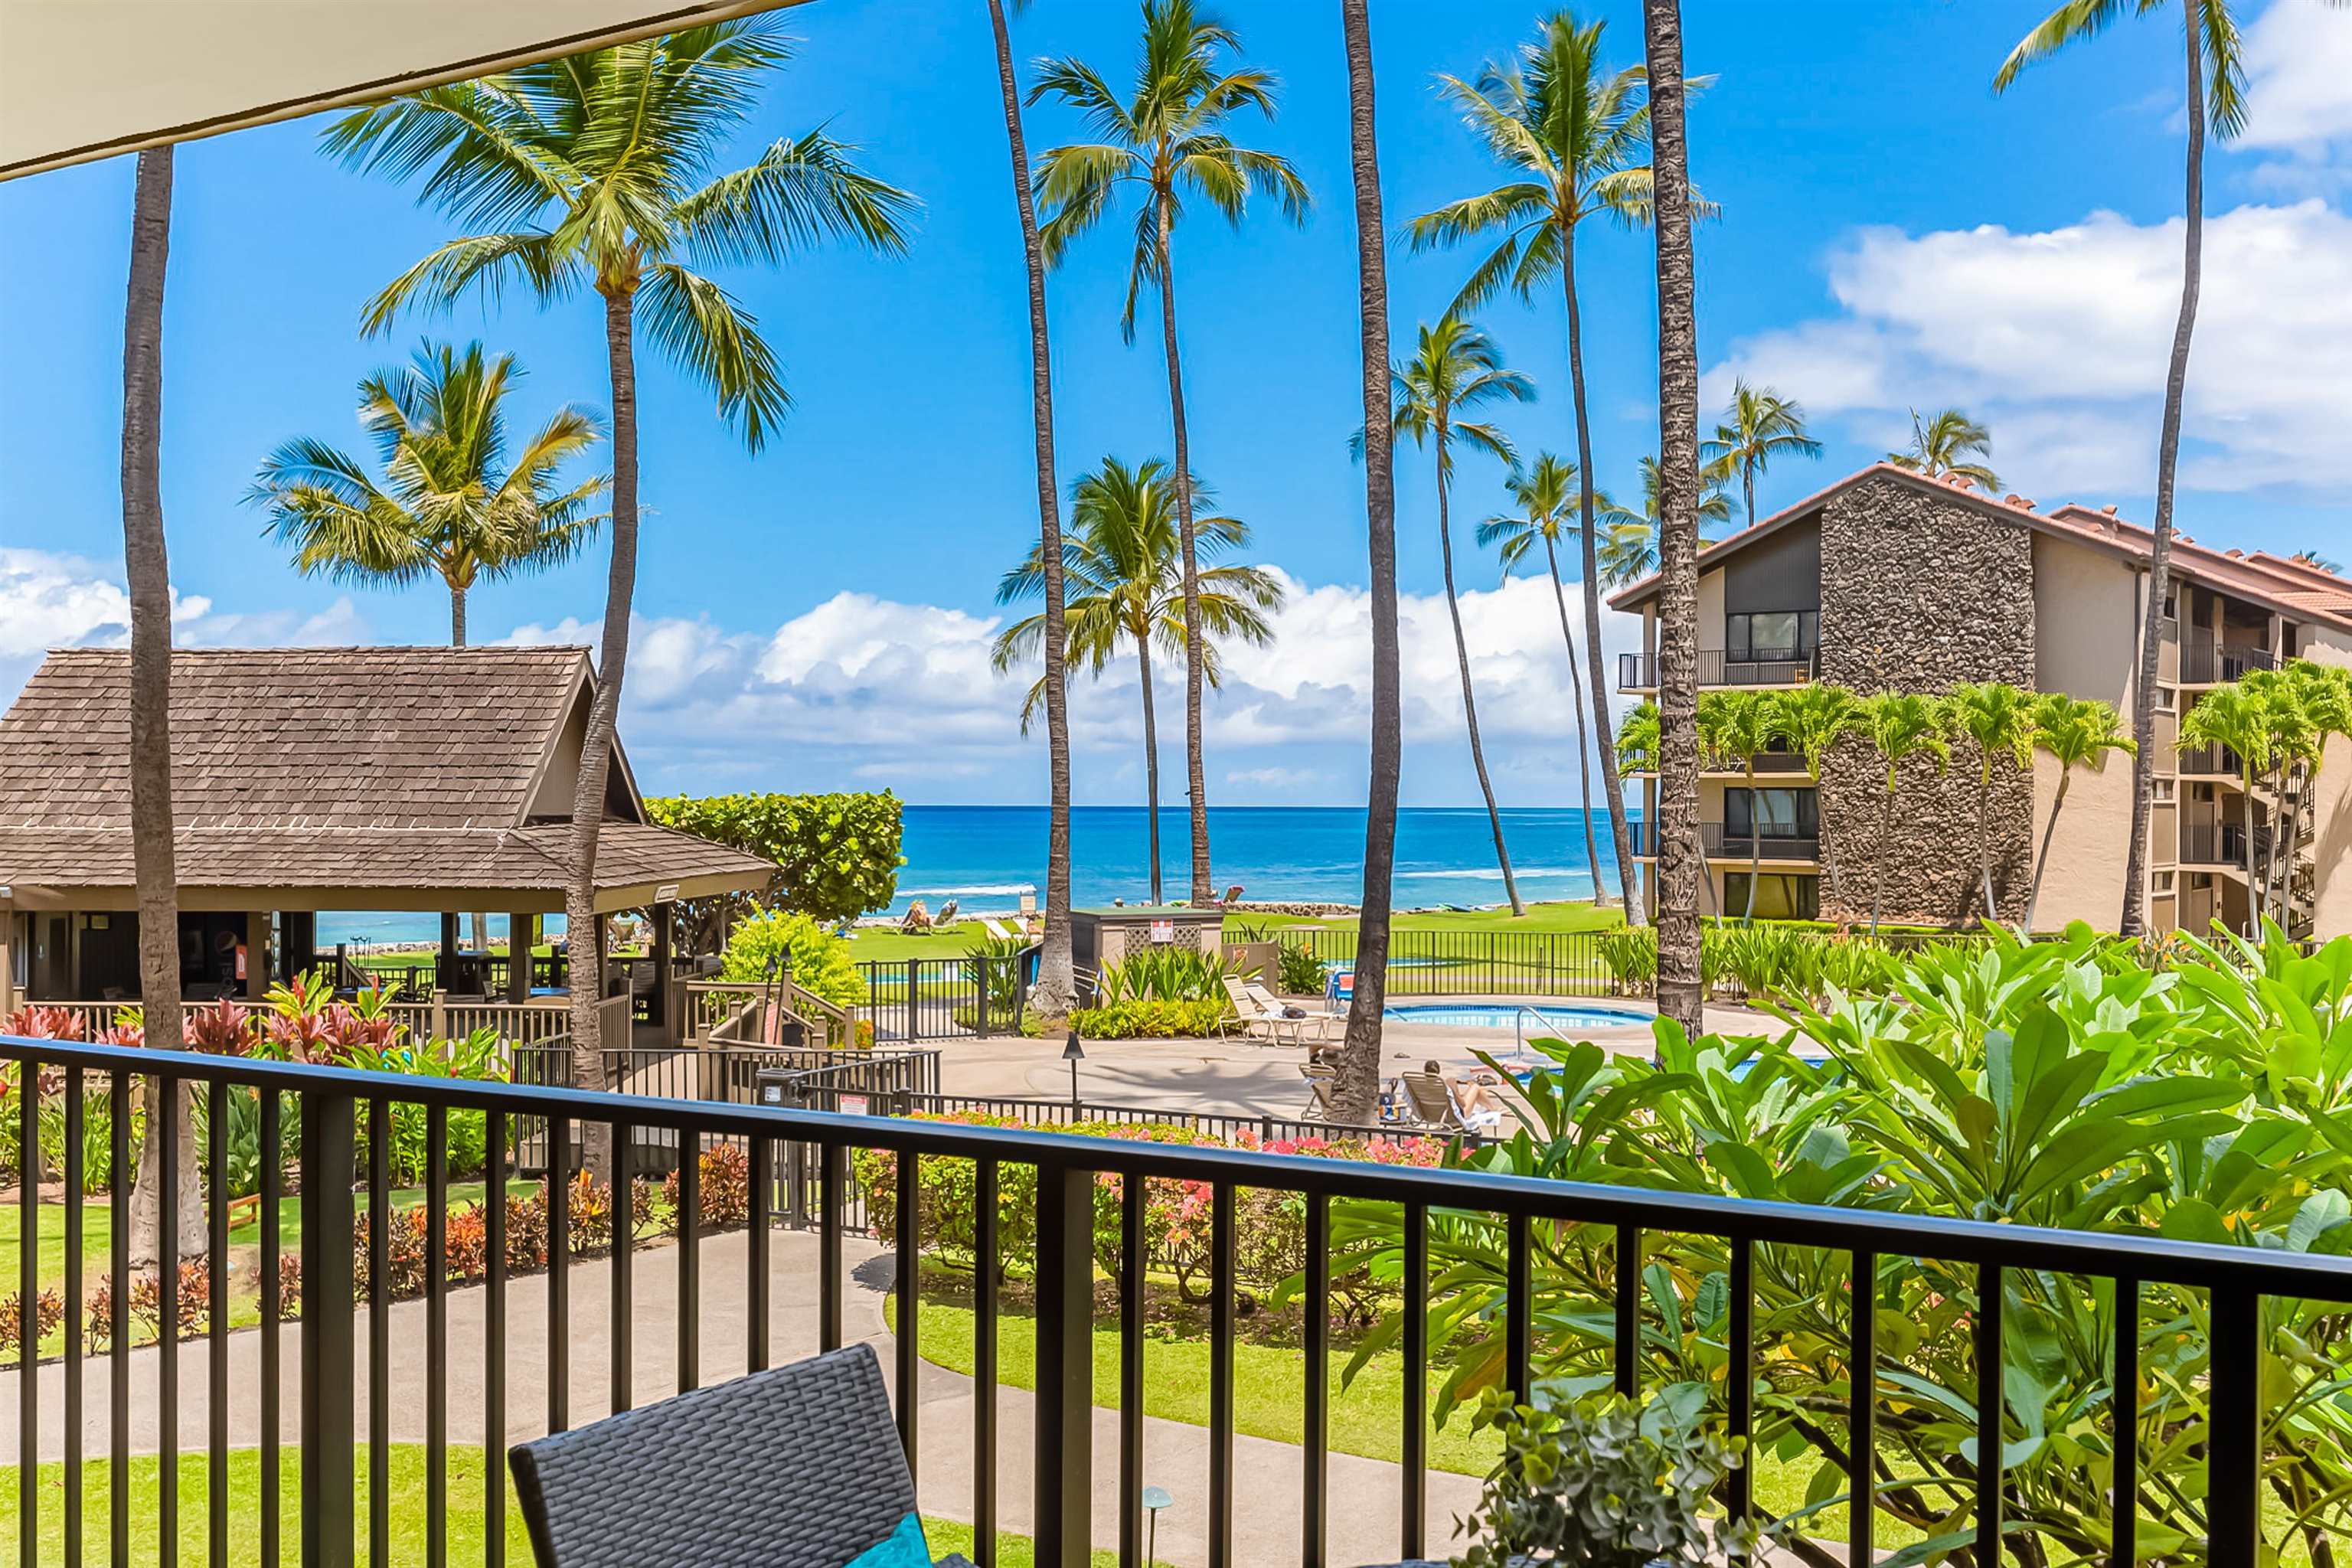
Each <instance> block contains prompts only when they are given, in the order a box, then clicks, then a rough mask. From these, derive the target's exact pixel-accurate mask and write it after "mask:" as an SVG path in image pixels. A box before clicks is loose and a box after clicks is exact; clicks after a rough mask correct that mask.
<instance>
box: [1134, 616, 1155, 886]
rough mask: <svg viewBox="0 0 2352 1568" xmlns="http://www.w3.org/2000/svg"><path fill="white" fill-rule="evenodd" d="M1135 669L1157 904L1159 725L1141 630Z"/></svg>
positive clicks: (1146, 633) (1145, 634)
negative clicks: (1139, 678)
mask: <svg viewBox="0 0 2352 1568" xmlns="http://www.w3.org/2000/svg"><path fill="white" fill-rule="evenodd" d="M1135 662H1136V667H1137V668H1139V669H1140V670H1141V671H1142V674H1143V794H1144V802H1145V807H1146V809H1145V811H1144V819H1145V821H1146V822H1148V823H1149V824H1150V842H1151V901H1152V902H1153V903H1154V904H1157V903H1159V902H1160V724H1159V721H1158V720H1157V719H1155V718H1154V717H1153V715H1152V707H1151V636H1150V627H1148V626H1147V627H1144V628H1141V629H1139V630H1138V631H1137V632H1136V634H1135Z"/></svg>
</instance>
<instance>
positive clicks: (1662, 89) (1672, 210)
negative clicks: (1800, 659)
mask: <svg viewBox="0 0 2352 1568" xmlns="http://www.w3.org/2000/svg"><path fill="white" fill-rule="evenodd" d="M1642 21H1643V42H1644V44H1645V46H1646V48H1645V53H1646V56H1647V60H1648V69H1649V79H1650V167H1651V184H1652V187H1653V195H1654V225H1653V226H1654V229H1655V231H1656V235H1657V246H1658V571H1659V579H1660V593H1659V601H1658V620H1659V633H1658V713H1659V720H1658V728H1659V747H1658V750H1659V757H1658V818H1659V820H1658V1011H1659V1013H1660V1014H1661V1015H1662V1016H1665V1017H1669V1018H1672V1019H1674V1020H1675V1022H1676V1023H1678V1024H1680V1025H1681V1026H1683V1027H1684V1029H1685V1030H1686V1031H1687V1032H1688V1033H1689V1034H1690V1035H1692V1036H1693V1037H1696V1036H1697V1035H1698V1034H1699V1033H1700V1032H1701V1029H1702V1028H1703V1023H1702V1017H1701V1015H1702V1011H1703V1008H1704V1005H1705V1001H1706V996H1705V991H1706V984H1705V982H1704V980H1703V978H1702V974H1701V969H1700V951H1699V942H1700V937H1699V925H1698V882H1699V880H1700V879H1702V878H1704V877H1705V876H1706V874H1707V871H1706V861H1705V860H1704V859H1703V858H1701V856H1700V851H1699V836H1698V322H1697V318H1696V300H1695V296H1694V289H1695V283H1694V276H1693V268H1692V261H1691V214H1690V151H1689V147H1688V145H1687V143H1686V141H1685V135H1684V128H1683V18H1682V5H1681V0H1642Z"/></svg>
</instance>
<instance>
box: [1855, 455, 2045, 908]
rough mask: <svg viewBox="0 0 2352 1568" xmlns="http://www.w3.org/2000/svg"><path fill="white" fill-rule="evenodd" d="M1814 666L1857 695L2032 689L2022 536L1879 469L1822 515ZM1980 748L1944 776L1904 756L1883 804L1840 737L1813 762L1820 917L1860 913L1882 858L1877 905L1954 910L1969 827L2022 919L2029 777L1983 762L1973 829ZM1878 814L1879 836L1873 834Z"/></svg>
mask: <svg viewBox="0 0 2352 1568" xmlns="http://www.w3.org/2000/svg"><path fill="white" fill-rule="evenodd" d="M1821 526H1822V633H1821V635H1822V679H1825V680H1831V681H1835V682H1837V683H1838V684H1839V685H1842V686H1848V687H1851V688H1853V689H1854V690H1856V691H1858V692H1864V693H1868V692H1874V691H1890V690H1891V691H1916V692H1921V693H1932V692H1937V691H1941V690H1942V689H1944V688H1946V687H1948V686H1949V685H1951V684H1952V683H1953V682H1955V681H1961V680H2005V681H2009V682H2011V683H2012V684H2014V685H2018V686H2022V687H2024V688H2026V689H2029V690H2031V689H2032V688H2033V685H2034V641H2033V635H2034V602H2033V536H2032V532H2031V531H2029V530H2027V529H2024V528H2021V527H2018V526H2015V525H2013V524H2009V523H2004V522H2000V521H1996V520H1994V519H1991V518H1988V517H1986V516H1984V515H1983V514H1982V513H1981V512H1979V511H1978V510H1974V509H1972V508H1970V507H1969V506H1967V505H1966V504H1964V503H1962V502H1960V501H1959V500H1958V499H1957V498H1953V499H1947V498H1945V497H1942V496H1939V495H1936V494H1934V493H1931V492H1923V491H1922V490H1921V489H1919V488H1918V486H1917V485H1916V484H1915V483H1910V482H1906V481H1905V480H1901V479H1894V478H1891V477H1885V476H1880V477H1876V478H1873V479H1867V480H1865V481H1864V482H1863V483H1861V484H1858V485H1856V486H1854V487H1853V489H1850V490H1847V491H1845V492H1843V494H1840V495H1838V496H1835V497H1833V498H1832V500H1830V501H1829V502H1828V503H1827V504H1826V505H1825V506H1824V507H1823V508H1822V524H1821ZM1978 777H1979V773H1978V759H1977V758H1976V756H1975V755H1974V753H1973V752H1972V751H1971V750H1970V749H1969V747H1968V746H1966V745H1965V744H1963V745H1960V746H1956V747H1955V748H1953V752H1952V765H1951V769H1950V771H1949V772H1948V773H1943V774H1940V775H1939V774H1938V773H1937V772H1936V768H1935V761H1934V759H1933V757H1932V756H1922V757H1915V758H1913V759H1912V760H1911V761H1910V763H1907V764H1906V766H1905V767H1904V769H1903V772H1902V773H1901V775H1900V780H1899V788H1898V790H1897V793H1896V795H1895V804H1894V808H1893V811H1892V812H1891V813H1888V812H1886V811H1885V809H1884V801H1885V785H1886V766H1885V763H1884V762H1882V761H1881V760H1879V758H1878V756H1877V753H1876V752H1874V751H1873V750H1872V749H1871V747H1870V746H1869V744H1868V742H1864V741H1861V740H1855V741H1850V742H1847V743H1846V744H1845V745H1844V746H1843V747H1841V748H1840V749H1839V750H1838V751H1837V752H1835V753H1833V754H1832V756H1831V757H1830V758H1829V760H1828V761H1827V762H1826V763H1825V764H1824V765H1823V767H1822V781H1821V817H1822V856H1823V858H1824V861H1825V863H1826V864H1825V866H1824V870H1823V875H1822V915H1823V916H1824V917H1825V918H1827V919H1831V920H1855V921H1860V920H1867V919H1868V918H1869V916H1870V906H1871V893H1872V887H1873V883H1874V879H1875V878H1876V876H1877V874H1878V870H1879V858H1880V855H1881V852H1882V847H1883V851H1884V857H1885V901H1884V903H1883V905H1882V906H1881V911H1880V912H1881V915H1882V917H1883V918H1884V919H1885V920H1887V921H1906V922H1907V921H1919V922H1924V923H1933V924H1943V923H1946V922H1949V921H1958V920H1959V919H1961V918H1963V917H1964V915H1965V914H1966V912H1967V911H1968V910H1969V908H1970V900H1972V898H1973V897H1974V894H1975V889H1976V884H1977V865H1978V844H1979V832H1980V831H1982V832H1985V833H1986V834H1987V835H1988V836H1989V837H1990V842H1991V847H1992V863H1993V887H1994V889H1995V892H1996V895H1997V897H1998V898H1999V900H2000V906H2001V910H2000V912H2001V914H2002V916H2003V917H2004V918H2009V919H2015V918H2021V917H2022V915H2023V913H2024V909H2025V899H2026V891H2027V882H2028V880H2029V879H2030V878H2031V877H2032V837H2033V781H2032V774H2031V773H2021V772H2020V771H2019V770H2018V769H2017V768H2015V767H2014V766H2012V765H2011V763H2009V761H2008V760H2007V759H2006V758H2004V759H2002V760H2001V761H2000V762H1999V763H1996V764H1995V767H1994V772H1993V787H1992V793H1991V796H1990V811H1989V813H1988V815H1987V816H1986V819H1985V820H1986V822H1987V824H1988V826H1986V827H1984V828H1982V829H1980V827H1979V813H1978V805H1977V787H1978ZM1882 825H1884V826H1885V833H1884V837H1883V838H1882V832H1881V829H1882Z"/></svg>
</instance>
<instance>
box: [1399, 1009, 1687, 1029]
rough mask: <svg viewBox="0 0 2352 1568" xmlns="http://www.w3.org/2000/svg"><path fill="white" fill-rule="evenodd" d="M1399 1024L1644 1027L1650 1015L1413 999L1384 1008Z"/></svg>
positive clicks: (1573, 1027) (1579, 1027)
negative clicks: (1410, 1001) (1540, 1022)
mask: <svg viewBox="0 0 2352 1568" xmlns="http://www.w3.org/2000/svg"><path fill="white" fill-rule="evenodd" d="M1383 1011H1384V1012H1385V1013H1386V1015H1387V1016H1389V1017H1391V1018H1394V1019H1395V1020H1396V1021H1397V1022H1398V1023H1400V1024H1430V1025H1434V1026H1437V1027H1439V1028H1446V1029H1509V1028H1515V1027H1517V1026H1519V1025H1521V1024H1525V1025H1526V1026H1528V1028H1529V1029H1534V1028H1536V1027H1537V1020H1538V1019H1541V1020H1542V1027H1543V1028H1546V1029H1565V1030H1570V1031H1573V1030H1577V1029H1624V1028H1636V1029H1641V1028H1647V1027H1648V1026H1649V1024H1650V1015H1649V1014H1647V1013H1643V1012H1638V1011H1636V1010H1634V1009H1633V1008H1631V1007H1599V1006H1588V1007H1562V1006H1559V1005H1550V1004H1548V1005H1542V1006H1537V1005H1528V1006H1524V1007H1522V1006H1517V1005H1513V1004H1511V1003H1508V1002H1412V1003H1406V1004H1404V1005H1402V1006H1396V1007H1389V1008H1385V1009H1383Z"/></svg>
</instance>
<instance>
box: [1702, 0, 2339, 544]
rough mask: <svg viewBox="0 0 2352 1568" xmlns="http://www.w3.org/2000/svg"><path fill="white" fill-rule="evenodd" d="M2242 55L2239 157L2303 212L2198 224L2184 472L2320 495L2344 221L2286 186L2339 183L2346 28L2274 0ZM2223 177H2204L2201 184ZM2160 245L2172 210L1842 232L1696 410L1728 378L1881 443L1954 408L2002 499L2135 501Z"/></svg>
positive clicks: (2327, 485)
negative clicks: (1812, 279)
mask: <svg viewBox="0 0 2352 1568" xmlns="http://www.w3.org/2000/svg"><path fill="white" fill-rule="evenodd" d="M2246 52H2247V57H2248V76H2249V95H2250V110H2249V119H2248V129H2247V132H2246V134H2245V136H2244V137H2243V139H2242V142H2241V143H2240V145H2242V146H2244V147H2246V148H2248V149H2251V150H2252V151H2253V152H2255V153H2263V154H2268V155H2269V156H2268V159H2267V161H2266V162H2264V163H2262V164H2261V165H2260V166H2259V167H2258V168H2256V169H2255V170H2254V172H2253V174H2252V176H2251V177H2252V181H2253V183H2254V184H2257V185H2258V186H2259V187H2261V188H2263V189H2264V190H2265V191H2269V192H2286V193H2293V194H2294V195H2300V196H2303V198H2304V199H2301V200H2293V201H2272V202H2256V203H2250V204H2246V205H2240V206H2237V207H2235V208H2232V209H2230V210H2227V211H2221V212H2215V213H2210V214H2209V216H2208V217H2207V219H2206V225H2205V258H2204V288H2203V292H2202V298H2201V300H2200V307H2199V313H2198V321H2197V335H2196V340H2195V345H2194V350H2193V353H2192V357H2191V360H2190V363H2189V399H2188V406H2187V424H2186V431H2185V435H2186V441H2185V445H2184V453H2183V459H2182V479H2183V482H2184V483H2185V484H2187V485H2188V486H2189V487H2190V488H2193V489H2208V490H2248V489H2262V488H2268V487H2277V488H2280V489H2288V490H2294V491H2299V492H2304V493H2305V494H2309V495H2323V494H2325V495H2330V496H2331V497H2332V495H2333V494H2334V493H2335V492H2338V491H2340V489H2341V487H2342V486H2343V485H2344V484H2345V483H2346V482H2347V481H2352V443H2347V441H2345V440H2344V438H2343V432H2344V430H2345V429H2346V428H2347V425H2352V376H2347V375H2346V374H2345V373H2344V367H2345V366H2346V365H2347V363H2352V218H2347V216H2346V214H2345V213H2344V212H2343V211H2342V210H2340V209H2339V208H2338V207H2337V206H2336V205H2333V204H2332V203H2331V202H2330V201H2329V200H2327V199H2325V198H2324V197H2323V196H2322V195H2309V194H2307V193H2313V192H2325V191H2328V190H2330V189H2335V188H2340V187H2341V184H2343V182H2340V181H2336V180H2335V179H2334V178H2333V175H2334V174H2335V173H2336V172H2337V171H2347V170H2352V163H2347V161H2346V155H2347V147H2352V90H2347V85H2346V84H2347V82H2352V14H2347V13H2346V12H2344V11H2342V10H2338V9H2332V8H2329V7H2326V6H2324V5H2320V4H2319V3H2318V0H2276V3H2275V4H2273V5H2271V6H2270V7H2269V8H2268V9H2267V10H2265V11H2263V13H2262V14H2261V15H2260V16H2258V17H2256V18H2255V20H2254V21H2253V23H2252V26H2250V27H2249V29H2248V33H2247V41H2246ZM2215 155H2216V157H2217V158H2218V157H2219V153H2218V150H2217V153H2216V154H2215ZM2222 183H2223V169H2222V166H2221V164H2219V163H2217V164H2216V167H2215V171H2214V174H2213V177H2212V179H2211V180H2210V182H2209V190H2210V189H2212V188H2214V187H2216V186H2220V185H2221V184H2222ZM2182 237H2183V225H2182V222H2181V220H2179V218H2174V219H2171V220H2170V221H2167V222H2150V223H2138V222H2135V221H2133V220H2131V219H2129V218H2126V217H2123V216H2118V215H2116V214H2115V213H2112V212H2104V211H2102V212H2094V213H2092V214H2091V215H2090V216H2087V217H2085V218H2084V219H2083V220H2082V221H2081V222H2079V223H2074V224H2068V225H2064V226H2058V227H2054V228H2049V229H2041V230H2024V231H2021V230H2015V229H2011V228H2007V227H2004V226H2000V225H1996V224H1987V225H1982V226H1978V227H1974V228H1958V229H1946V230H1940V231H1937V232H1933V233H1927V234H1919V235H1912V234H1906V233H1904V232H1902V231H1901V230H1898V229H1891V228H1864V229H1862V230H1859V231H1858V232H1856V233H1854V234H1853V235H1852V236H1850V237H1847V238H1846V239H1845V240H1844V241H1843V242H1842V243H1840V244H1839V245H1837V246H1836V247H1834V248H1833V250H1832V253H1831V255H1830V257H1829V261H1828V274H1829V276H1828V283H1829V294H1830V298H1831V300H1832V301H1833V302H1834V304H1835V306H1836V307H1837V310H1836V313H1835V314H1833V315H1829V316H1824V317H1822V318H1818V319H1815V320H1811V321H1800V322H1797V323H1795V324H1793V325H1790V326H1787V327H1782V328H1778V329H1775V330H1772V331H1765V332H1760V333H1757V334H1755V335H1753V336H1750V337H1748V338H1744V339H1741V340H1739V341H1738V342H1735V343H1734V344H1733V345H1732V348H1731V351H1730V353H1728V354H1727V355H1726V356H1725V358H1724V360H1723V362H1722V363H1720V364H1717V365H1716V366H1714V367H1712V368H1711V369H1710V370H1709V372H1708V377H1707V385H1706V399H1707V402H1708V403H1709V405H1714V404H1717V403H1719V402H1720V401H1722V399H1723V397H1724V396H1725V395H1726V394H1727V392H1728V390H1729V387H1730V383H1731V380H1732V378H1733V377H1734V376H1735V375H1745V376H1747V377H1748V378H1749V379H1750V380H1754V381H1763V382H1769V383H1770V384H1773V385H1775V386H1777V387H1779V388H1780V390H1781V391H1782V392H1784V393H1786V394H1788V395H1791V396H1794V397H1797V398H1800V399H1801V400H1802V401H1803V402H1804V404H1805V405H1806V406H1807V407H1808V408H1809V409H1811V411H1813V412H1815V413H1816V414H1823V415H1832V416H1843V423H1844V424H1845V426H1846V427H1847V429H1848V430H1849V432H1850V433H1851V434H1852V435H1853V437H1854V438H1855V439H1857V440H1861V441H1865V442H1869V443H1872V444H1874V445H1884V446H1885V447H1890V448H1891V447H1899V446H1901V445H1903V444H1904V443H1905V441H1906V439H1907V436H1908V428H1909V420H1908V416H1907V411H1908V410H1910V409H1913V408H1917V409H1921V410H1923V411H1932V410H1934V409H1937V408H1941V407H1944V406H1946V405H1959V406H1962V407H1965V408H1967V409H1968V410H1969V412H1970V413H1972V414H1974V415H1976V416H1978V417H1979V418H1980V419H1982V420H1984V421H1985V422H1986V423H1987V424H1988V425H1990V426H1991V428H1992V432H1993V436H1994V439H1995V447H1994V450H1993V464H1994V467H1995V468H1998V469H1999V470H2000V474H2001V476H2002V479H2003V480H2004V483H2005V484H2006V485H2007V486H2008V487H2009V488H2012V489H2018V490H2021V491H2022V492H2023V493H2026V494H2029V495H2032V496H2035V497H2036V498H2037V499H2040V500H2044V501H2051V500H2060V499H2064V498H2065V497H2066V496H2067V495H2068V494H2073V493H2083V492H2112V491H2116V490H2122V491H2125V492H2126V493H2133V494H2144V493H2146V492H2147V490H2148V489H2150V488H2152V484H2153V479H2154V473H2155V450H2156V432H2157V422H2158V409H2159V406H2160V404H2161V400H2162V393H2163V386H2164V374H2165V364H2166V359H2167V355H2168V353H2169V351H2170V347H2171V341H2172V331H2173V326H2174V321H2175V318H2176V316H2177V314H2178V312H2179V304H2180V265H2181V243H2182ZM2084 499H2092V498H2091V496H2090V495H2087V494H2086V495H2085V497H2084Z"/></svg>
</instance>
